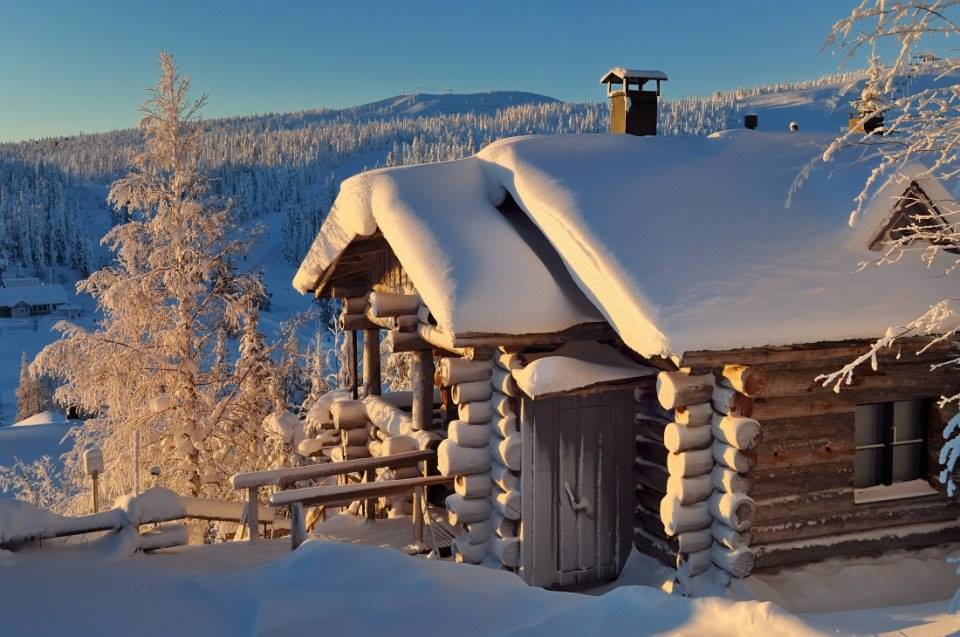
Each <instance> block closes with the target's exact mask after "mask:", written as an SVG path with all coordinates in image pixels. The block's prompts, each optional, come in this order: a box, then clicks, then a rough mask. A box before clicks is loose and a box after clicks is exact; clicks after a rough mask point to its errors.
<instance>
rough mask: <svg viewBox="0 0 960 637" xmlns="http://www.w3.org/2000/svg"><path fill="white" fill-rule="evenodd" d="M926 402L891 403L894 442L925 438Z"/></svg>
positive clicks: (902, 401)
mask: <svg viewBox="0 0 960 637" xmlns="http://www.w3.org/2000/svg"><path fill="white" fill-rule="evenodd" d="M926 417H927V401H925V400H901V401H900V402H896V403H893V426H894V431H895V434H894V439H893V441H894V442H900V441H906V440H921V439H924V438H926V430H927V426H926V425H927V423H926V419H927V418H926Z"/></svg>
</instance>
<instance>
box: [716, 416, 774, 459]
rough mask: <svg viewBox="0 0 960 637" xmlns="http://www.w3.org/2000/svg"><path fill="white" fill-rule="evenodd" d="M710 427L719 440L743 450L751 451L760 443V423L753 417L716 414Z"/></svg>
mask: <svg viewBox="0 0 960 637" xmlns="http://www.w3.org/2000/svg"><path fill="white" fill-rule="evenodd" d="M710 428H711V431H712V432H713V435H714V437H716V439H717V440H719V441H721V442H725V443H727V444H728V445H730V446H731V447H733V448H735V449H740V450H741V451H749V450H751V449H753V448H754V447H756V446H757V445H758V444H760V437H761V428H760V423H759V422H757V421H756V420H754V419H753V418H743V417H738V416H721V415H720V414H716V415H715V416H714V417H713V421H712V422H711V424H710Z"/></svg>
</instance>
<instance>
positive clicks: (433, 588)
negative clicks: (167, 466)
mask: <svg viewBox="0 0 960 637" xmlns="http://www.w3.org/2000/svg"><path fill="white" fill-rule="evenodd" d="M260 544H262V545H266V546H270V545H272V544H273V543H270V542H262V543H260ZM283 544H285V542H284V543H283ZM263 548H264V547H262V546H261V547H250V546H247V545H241V546H239V547H235V546H226V547H224V546H222V545H221V546H211V547H190V550H189V551H188V552H189V555H190V556H191V560H190V563H193V562H202V561H203V560H204V558H203V555H204V554H205V553H207V552H216V551H222V550H227V549H229V550H231V551H232V552H237V553H238V554H239V549H243V550H245V551H257V550H263ZM177 551H178V552H180V551H181V550H179V549H178V550H177ZM175 562H176V559H175V557H174V556H172V555H152V556H143V555H138V556H135V557H133V558H130V559H126V560H113V561H104V560H103V559H101V558H100V557H99V556H98V554H97V553H95V552H92V551H85V550H83V549H82V548H76V547H75V548H64V547H56V548H52V549H51V548H49V547H48V548H46V549H44V550H42V551H31V552H27V553H18V554H13V555H10V556H8V557H6V558H4V559H3V560H0V587H2V589H3V590H4V594H3V595H2V596H0V617H3V629H4V632H5V633H9V634H24V633H30V634H36V635H61V634H77V635H94V634H95V635H112V634H121V633H126V632H129V628H130V627H136V630H135V632H136V633H137V634H138V635H145V636H146V635H164V636H168V635H171V634H202V635H205V636H207V637H216V636H219V635H253V634H256V635H280V634H283V635H295V634H308V633H312V632H315V631H316V630H317V628H318V627H320V626H322V628H323V632H324V633H325V634H331V635H343V636H347V635H377V634H407V633H416V634H418V635H422V636H423V637H432V636H436V637H449V636H450V635H451V634H455V635H456V636H457V637H480V636H486V635H501V636H507V635H551V636H552V637H566V636H568V635H569V636H570V637H588V636H591V635H604V636H613V635H630V636H631V637H640V636H642V635H652V634H657V635H681V634H683V635H762V636H764V637H766V636H767V635H771V634H775V635H777V636H778V637H789V636H793V635H796V636H806V635H819V634H823V633H820V632H818V631H815V630H813V629H811V628H810V627H809V626H807V625H806V624H804V623H803V622H801V621H800V620H798V619H796V618H795V617H792V616H790V615H788V614H786V613H784V612H783V611H781V610H779V609H778V608H777V607H776V606H774V605H772V604H766V603H763V604H761V603H753V602H729V601H726V600H721V599H706V600H689V599H685V598H681V597H671V596H668V595H666V594H664V593H661V592H659V591H657V590H654V589H651V588H645V587H625V588H620V589H617V590H616V591H613V592H611V593H609V594H606V595H603V596H600V597H590V596H586V595H577V594H573V593H557V592H550V591H545V590H541V589H537V588H530V587H528V586H526V585H525V584H523V583H522V582H521V581H520V580H519V579H518V578H517V577H516V576H515V575H512V574H510V573H506V572H503V571H494V570H491V569H487V568H482V567H472V566H466V565H462V564H451V563H448V562H435V561H429V560H422V559H414V558H410V557H408V556H406V555H403V554H401V553H399V552H396V551H392V550H387V549H377V548H372V547H367V546H356V545H344V544H334V543H327V542H320V541H311V542H307V543H306V544H304V545H303V546H301V547H300V549H298V550H297V551H295V552H294V553H291V554H286V555H284V556H283V557H281V558H280V559H278V560H276V561H273V562H271V563H269V564H267V565H265V566H262V567H259V568H245V569H233V570H229V571H225V570H221V572H203V571H204V569H203V568H193V567H192V566H191V565H190V564H187V565H186V567H185V569H184V570H176V569H174V568H172V567H171V566H169V564H171V563H175ZM184 562H186V560H184ZM92 574H95V575H92ZM427 607H429V612H426V609H427ZM91 609H97V611H98V612H90V611H91ZM101 611H102V612H101Z"/></svg>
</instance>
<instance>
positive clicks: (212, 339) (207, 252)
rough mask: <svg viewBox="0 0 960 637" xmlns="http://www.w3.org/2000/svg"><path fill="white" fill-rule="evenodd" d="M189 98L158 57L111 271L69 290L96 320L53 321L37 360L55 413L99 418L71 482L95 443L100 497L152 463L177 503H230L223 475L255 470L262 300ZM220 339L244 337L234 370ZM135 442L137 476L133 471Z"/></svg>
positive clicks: (260, 451)
mask: <svg viewBox="0 0 960 637" xmlns="http://www.w3.org/2000/svg"><path fill="white" fill-rule="evenodd" d="M189 88H190V82H189V79H188V78H186V77H183V76H181V75H180V74H179V73H178V71H177V68H176V65H175V64H174V60H173V58H172V57H171V56H170V55H168V54H161V56H160V79H159V81H158V83H157V86H156V88H155V89H153V90H152V91H151V94H150V99H149V100H148V101H147V102H146V104H145V105H144V106H143V108H142V112H143V118H142V120H141V122H140V130H141V132H142V134H143V138H144V145H143V147H142V149H141V150H140V152H138V153H136V154H135V155H134V156H133V159H132V171H131V172H130V173H129V174H128V175H126V176H125V177H122V178H120V179H118V180H116V181H115V182H114V183H113V185H112V187H111V188H110V192H109V195H108V200H109V202H110V203H111V204H112V205H113V206H114V207H115V208H116V209H117V210H121V211H124V216H125V218H126V219H127V221H126V222H125V223H121V224H120V225H117V226H115V227H114V228H113V229H111V230H110V231H109V232H108V233H107V234H106V236H105V237H104V238H103V240H102V242H103V243H104V244H105V245H106V246H108V247H109V248H110V249H111V250H112V251H113V253H114V254H115V261H114V262H113V263H112V264H111V265H109V266H108V267H105V268H103V269H101V270H99V271H97V272H95V273H93V274H92V275H91V276H90V277H89V278H87V279H86V280H84V281H81V282H80V283H79V284H78V289H79V291H81V292H84V293H87V294H90V295H91V296H93V297H94V298H95V299H96V300H97V303H98V305H99V308H100V311H101V312H102V314H103V319H102V321H101V322H100V323H99V325H98V327H97V328H96V329H95V330H93V331H88V330H86V329H83V328H81V327H79V326H77V325H74V324H71V323H61V324H59V325H58V328H59V329H60V331H61V332H62V338H61V339H60V340H58V341H56V342H54V343H53V344H51V345H49V346H48V347H46V348H45V349H44V351H43V352H42V353H41V355H40V356H39V357H38V359H37V364H38V365H39V367H40V368H41V369H42V370H43V371H45V372H46V373H49V374H51V375H53V376H55V377H58V378H59V379H62V381H63V385H62V386H61V387H60V389H59V390H58V398H60V399H61V401H62V402H64V403H66V404H73V405H77V406H78V407H80V408H81V409H82V410H83V411H85V412H87V413H91V414H96V417H94V418H92V419H90V420H88V421H87V423H86V425H85V426H84V427H80V428H76V429H75V430H74V431H75V432H76V434H75V435H76V438H77V444H76V445H75V446H74V450H73V452H71V454H70V455H68V457H67V460H66V472H67V478H68V479H72V480H79V479H80V478H81V476H80V466H81V462H80V458H81V454H82V452H83V450H84V449H85V448H86V447H87V446H88V445H90V444H97V445H99V446H100V447H101V448H102V449H103V452H104V457H105V461H106V471H105V474H104V479H105V487H106V488H107V491H108V493H107V495H108V496H110V495H117V494H118V493H122V492H126V491H130V490H131V489H132V488H133V484H134V477H133V474H134V472H135V471H142V470H143V469H144V468H145V467H150V466H153V465H157V466H159V467H161V469H162V472H163V474H162V475H163V483H164V485H165V486H167V487H170V488H173V489H175V490H177V491H179V492H181V493H184V494H189V495H199V494H201V493H202V492H206V493H209V494H210V495H221V496H223V495H226V496H230V495H232V490H231V489H229V488H226V480H227V478H228V477H229V476H230V475H231V474H233V473H235V472H237V471H243V470H249V469H252V468H262V467H263V466H264V465H263V460H264V454H265V453H266V448H267V447H266V442H265V438H266V436H265V434H264V432H263V429H262V422H263V419H264V417H265V416H266V415H267V414H268V413H269V412H270V410H271V409H272V408H273V404H272V402H271V400H269V398H270V394H269V393H268V392H264V385H265V384H267V385H269V383H270V382H271V381H270V379H271V377H272V374H273V363H272V361H271V358H270V354H271V349H270V348H268V347H267V346H265V345H264V344H263V339H262V337H261V336H260V334H259V331H258V329H259V328H258V325H259V323H258V308H259V304H260V301H261V300H262V298H263V296H264V289H263V286H262V285H261V284H260V282H259V280H258V279H257V277H255V276H251V275H249V274H239V273H237V271H236V269H235V267H234V261H235V259H236V258H237V257H238V256H240V255H242V254H243V253H244V252H245V250H246V249H247V247H248V241H247V240H244V239H242V238H241V237H240V232H239V229H238V227H237V225H236V224H235V222H234V219H233V217H232V216H231V211H230V209H229V207H228V206H226V205H223V204H221V203H220V201H219V200H218V199H217V198H216V197H215V196H213V194H212V193H211V189H210V182H209V179H208V178H207V176H206V175H205V174H204V173H203V171H202V168H201V163H200V153H201V149H200V141H201V139H202V129H201V127H200V125H199V123H198V119H197V118H198V114H199V112H200V109H201V108H202V107H203V105H204V103H205V101H206V98H205V96H204V97H200V98H199V99H196V100H192V99H190V98H189ZM230 335H240V339H239V341H240V351H239V353H238V355H237V357H236V363H235V364H234V365H231V364H230V363H229V361H228V360H227V358H228V353H227V348H228V347H229V344H228V337H229V336H230ZM135 432H139V438H140V441H141V442H140V454H139V456H140V463H141V467H133V466H132V455H133V454H132V445H133V440H134V433H135Z"/></svg>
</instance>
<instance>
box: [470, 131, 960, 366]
mask: <svg viewBox="0 0 960 637" xmlns="http://www.w3.org/2000/svg"><path fill="white" fill-rule="evenodd" d="M828 141H829V138H828V137H825V136H822V135H805V134H802V133H783V134H777V133H760V132H757V131H746V130H744V131H731V132H726V133H720V134H715V135H712V136H711V137H709V138H703V137H634V136H629V135H575V136H574V135H558V136H541V137H523V138H514V139H509V140H503V141H501V142H498V143H495V144H492V145H490V146H488V147H487V148H486V149H484V150H483V151H481V152H480V153H479V155H478V156H479V157H480V158H482V159H483V160H485V161H486V162H487V166H488V172H489V173H490V174H491V175H492V178H493V179H494V180H495V181H496V182H497V183H501V184H503V185H505V186H506V187H507V188H508V189H509V190H510V191H511V193H512V194H513V196H514V198H515V199H516V200H517V202H518V203H519V204H520V206H521V207H522V208H523V209H524V210H526V211H527V213H528V214H529V215H530V216H531V218H532V219H533V220H534V221H535V222H536V224H537V225H538V226H539V227H540V229H541V230H542V231H543V233H544V234H545V235H546V236H547V238H548V239H549V240H550V242H551V243H552V244H553V245H554V246H555V247H556V249H557V251H558V252H559V253H560V254H561V255H562V257H563V259H564V262H565V263H566V264H567V266H568V268H569V269H570V270H571V272H572V273H573V274H574V277H575V279H576V280H577V281H578V283H579V285H580V286H581V288H582V289H583V290H584V291H585V292H586V293H587V294H588V296H590V297H591V298H592V299H593V300H594V301H595V302H596V304H597V306H598V307H599V308H600V309H601V310H602V312H603V313H604V315H605V316H606V317H607V318H608V319H609V320H610V322H611V324H612V325H613V326H614V327H615V329H616V330H617V331H618V332H619V333H620V335H621V337H622V338H623V339H624V341H625V342H626V343H627V344H628V345H629V346H630V347H632V348H633V349H635V350H636V351H637V352H639V353H641V354H643V355H647V356H649V355H655V354H667V355H668V354H679V353H682V352H684V351H690V350H697V349H727V348H734V347H750V346H761V345H777V344H789V343H802V342H815V341H823V340H840V339H846V338H862V337H868V336H875V335H879V334H882V333H883V332H884V331H885V329H886V328H887V327H888V326H890V325H903V324H904V323H906V322H908V321H909V320H911V319H912V318H914V317H915V316H916V315H917V314H918V313H920V312H922V311H924V310H925V309H926V308H927V307H928V306H929V305H930V304H932V303H935V302H936V301H938V300H940V299H942V298H949V297H950V295H951V293H952V292H951V290H952V288H953V286H952V285H951V281H950V280H949V278H945V277H943V272H942V270H938V269H931V270H927V269H925V268H924V267H923V265H922V264H921V263H920V262H919V259H916V258H905V259H903V260H901V262H900V263H898V264H896V265H893V266H886V267H882V268H873V267H871V268H867V269H865V270H863V271H861V272H857V270H858V264H859V263H860V262H861V261H863V260H865V259H870V258H871V257H875V256H876V253H871V252H869V250H868V249H867V245H868V243H869V237H872V236H873V235H874V234H875V232H876V231H877V229H878V227H879V226H880V225H881V224H882V220H883V218H886V217H887V216H888V215H889V211H890V209H891V206H892V205H893V203H894V201H895V200H894V199H892V198H891V199H890V200H889V202H887V203H886V204H885V203H884V202H878V205H875V206H871V207H870V209H869V210H868V214H867V215H866V216H865V218H864V219H862V220H861V221H860V223H859V226H858V227H855V228H853V229H850V228H849V227H848V225H847V213H848V212H849V210H850V208H851V207H852V205H853V198H854V196H855V195H856V194H857V192H859V189H860V187H861V186H862V184H863V180H864V178H865V171H864V169H853V168H850V167H849V165H848V164H846V163H844V161H843V160H842V158H838V159H837V160H836V164H835V165H836V166H838V167H840V170H838V171H837V172H835V173H834V174H832V175H828V173H827V171H826V170H815V171H814V172H813V174H812V175H811V177H810V179H809V181H808V182H807V183H806V184H805V185H804V186H803V187H802V188H801V189H800V190H799V192H797V193H796V195H795V196H794V197H793V200H792V204H791V207H790V208H787V207H786V205H785V203H786V198H787V193H788V192H789V190H790V186H791V183H792V182H793V180H794V178H795V177H796V176H797V175H798V174H799V172H800V171H801V169H802V168H803V167H804V166H805V165H806V164H807V163H808V162H809V161H810V159H811V158H812V157H815V156H817V155H819V154H820V152H821V150H822V149H823V147H824V146H825V145H826V143H827V142H828Z"/></svg>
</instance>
